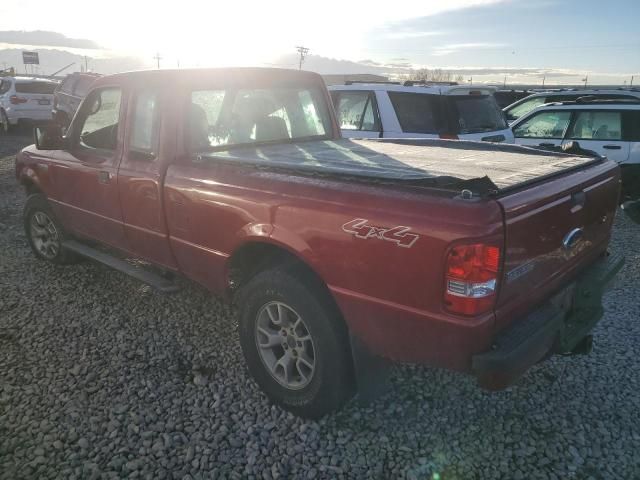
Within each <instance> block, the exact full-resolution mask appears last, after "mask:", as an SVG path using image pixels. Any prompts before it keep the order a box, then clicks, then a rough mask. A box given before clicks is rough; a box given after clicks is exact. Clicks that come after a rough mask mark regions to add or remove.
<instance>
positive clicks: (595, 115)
mask: <svg viewBox="0 0 640 480" xmlns="http://www.w3.org/2000/svg"><path fill="white" fill-rule="evenodd" d="M567 138H571V139H573V140H621V139H622V121H621V114H620V112H607V111H584V110H583V111H578V112H576V118H575V121H574V122H573V125H572V126H571V130H570V131H569V135H568V136H567Z"/></svg>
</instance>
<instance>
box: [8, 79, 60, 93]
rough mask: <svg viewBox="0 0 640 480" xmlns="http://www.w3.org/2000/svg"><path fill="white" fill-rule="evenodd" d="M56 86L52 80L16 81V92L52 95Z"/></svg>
mask: <svg viewBox="0 0 640 480" xmlns="http://www.w3.org/2000/svg"><path fill="white" fill-rule="evenodd" d="M57 86H58V84H57V83H53V82H16V93H27V94H28V93H33V94H40V95H53V92H54V90H55V89H56V87H57Z"/></svg>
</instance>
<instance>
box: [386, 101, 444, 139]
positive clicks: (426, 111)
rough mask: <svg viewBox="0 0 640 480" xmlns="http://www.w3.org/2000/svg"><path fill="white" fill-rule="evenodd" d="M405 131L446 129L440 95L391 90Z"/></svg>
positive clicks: (426, 131)
mask: <svg viewBox="0 0 640 480" xmlns="http://www.w3.org/2000/svg"><path fill="white" fill-rule="evenodd" d="M388 94H389V99H390V100H391V104H392V105H393V109H394V110H395V112H396V116H397V117H398V122H400V127H401V128H402V131H403V132H407V133H433V134H438V133H441V132H443V131H445V130H446V120H445V116H444V115H443V112H442V102H441V96H440V95H432V94H428V93H409V92H393V91H389V92H388Z"/></svg>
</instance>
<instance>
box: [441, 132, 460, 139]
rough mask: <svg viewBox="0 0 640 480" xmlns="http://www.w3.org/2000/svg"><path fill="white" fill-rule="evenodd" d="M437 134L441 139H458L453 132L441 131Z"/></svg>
mask: <svg viewBox="0 0 640 480" xmlns="http://www.w3.org/2000/svg"><path fill="white" fill-rule="evenodd" d="M439 136H440V138H441V139H442V140H458V135H456V134H455V133H441V134H440V135H439Z"/></svg>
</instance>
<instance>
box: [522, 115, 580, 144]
mask: <svg viewBox="0 0 640 480" xmlns="http://www.w3.org/2000/svg"><path fill="white" fill-rule="evenodd" d="M570 120H571V111H570V110H542V111H540V112H537V113H534V114H532V115H531V116H530V117H528V118H525V119H523V120H522V121H521V122H518V124H517V125H515V126H514V127H513V135H514V137H515V140H516V143H517V144H519V145H529V146H536V147H537V146H540V147H559V146H560V145H562V141H563V139H564V136H565V133H566V131H567V127H568V126H569V122H570Z"/></svg>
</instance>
